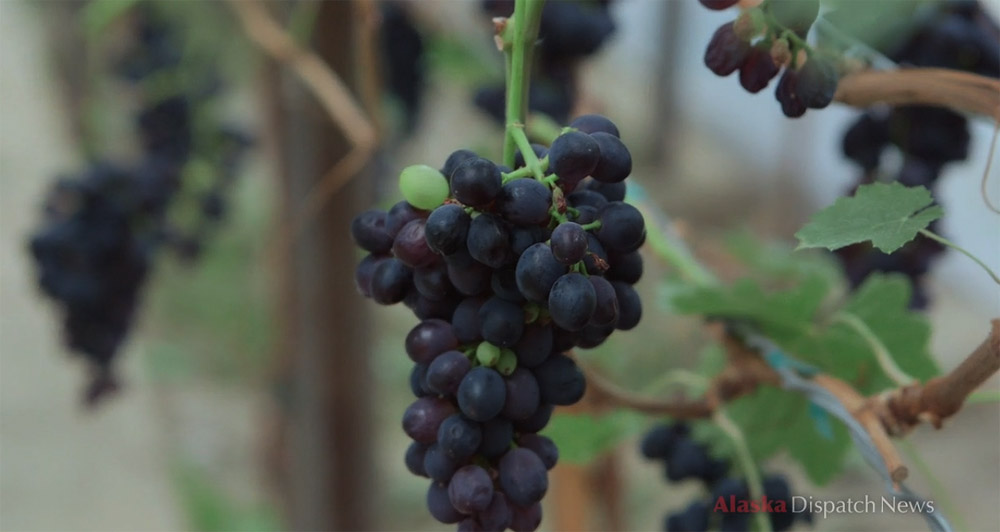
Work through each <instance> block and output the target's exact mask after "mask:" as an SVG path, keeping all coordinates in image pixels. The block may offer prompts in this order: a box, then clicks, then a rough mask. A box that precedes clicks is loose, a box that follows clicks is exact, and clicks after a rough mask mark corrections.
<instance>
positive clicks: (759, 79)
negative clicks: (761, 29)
mask: <svg viewBox="0 0 1000 532" xmlns="http://www.w3.org/2000/svg"><path fill="white" fill-rule="evenodd" d="M778 70H779V69H778V65H776V64H774V59H772V58H771V49H770V48H768V47H767V46H764V45H762V44H761V45H757V46H754V47H752V48H751V49H750V53H749V54H747V57H746V60H745V61H744V62H743V64H742V65H741V66H740V85H742V86H743V88H744V89H746V90H747V91H748V92H751V93H758V92H760V91H762V90H764V88H765V87H767V85H768V83H770V82H771V79H772V78H773V77H774V76H776V75H778Z"/></svg>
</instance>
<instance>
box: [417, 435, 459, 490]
mask: <svg viewBox="0 0 1000 532" xmlns="http://www.w3.org/2000/svg"><path fill="white" fill-rule="evenodd" d="M458 465H459V464H458V461H456V460H455V459H454V458H452V457H450V456H448V453H446V452H444V449H442V448H441V446H440V445H438V444H436V443H433V444H431V445H430V446H429V447H427V451H425V452H424V472H425V473H427V476H429V477H430V478H431V479H432V480H434V481H436V482H448V480H449V479H451V476H452V475H454V474H455V470H456V469H458Z"/></svg>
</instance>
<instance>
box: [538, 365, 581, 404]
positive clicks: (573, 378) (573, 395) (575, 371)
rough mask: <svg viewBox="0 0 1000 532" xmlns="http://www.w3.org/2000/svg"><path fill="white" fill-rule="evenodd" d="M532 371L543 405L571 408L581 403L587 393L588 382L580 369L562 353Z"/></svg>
mask: <svg viewBox="0 0 1000 532" xmlns="http://www.w3.org/2000/svg"><path fill="white" fill-rule="evenodd" d="M531 371H532V372H534V374H535V379H536V380H537V381H538V389H539V391H540V392H541V396H542V402H543V403H547V404H553V405H560V406H569V405H571V404H574V403H576V402H577V401H579V400H580V398H582V397H583V392H584V391H586V388H587V382H586V379H584V377H583V372H582V371H580V367H579V366H577V365H576V362H573V359H571V358H569V357H567V356H566V355H564V354H562V353H553V354H552V355H551V356H549V358H548V359H546V360H545V362H542V363H541V364H540V365H539V366H538V367H536V368H534V369H532V370H531Z"/></svg>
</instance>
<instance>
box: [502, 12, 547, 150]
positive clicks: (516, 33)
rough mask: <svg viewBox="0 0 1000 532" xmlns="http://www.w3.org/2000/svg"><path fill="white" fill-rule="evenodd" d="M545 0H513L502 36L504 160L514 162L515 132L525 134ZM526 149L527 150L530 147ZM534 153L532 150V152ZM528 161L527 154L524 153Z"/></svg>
mask: <svg viewBox="0 0 1000 532" xmlns="http://www.w3.org/2000/svg"><path fill="white" fill-rule="evenodd" d="M544 5H545V0H515V1H514V21H513V27H511V23H510V22H511V21H510V20H509V19H508V21H507V27H506V28H505V29H504V31H503V34H502V35H501V38H502V39H503V41H504V43H503V44H504V52H505V54H506V55H507V58H508V65H509V66H508V71H507V106H506V119H505V121H506V129H507V130H506V134H505V135H504V143H503V162H504V164H506V165H507V166H513V165H514V152H515V151H516V145H517V141H516V138H515V131H520V132H521V134H522V135H523V134H524V123H525V121H526V119H527V114H528V88H529V87H530V83H531V51H532V49H533V48H534V46H535V40H536V39H537V38H538V27H539V26H540V25H541V21H542V7H543V6H544ZM528 151H529V152H530V151H531V149H530V146H529V149H528ZM532 153H533V152H532ZM524 156H525V161H527V160H528V159H527V156H528V154H524Z"/></svg>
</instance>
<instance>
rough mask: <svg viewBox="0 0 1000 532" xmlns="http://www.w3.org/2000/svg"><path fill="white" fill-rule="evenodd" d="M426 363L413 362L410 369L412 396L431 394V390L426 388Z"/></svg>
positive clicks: (418, 396)
mask: <svg viewBox="0 0 1000 532" xmlns="http://www.w3.org/2000/svg"><path fill="white" fill-rule="evenodd" d="M426 379H427V364H415V365H414V366H413V369H412V370H410V391H411V392H413V395H414V397H417V398H418V399H419V398H420V397H426V396H428V395H431V390H429V389H427V386H426Z"/></svg>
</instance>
